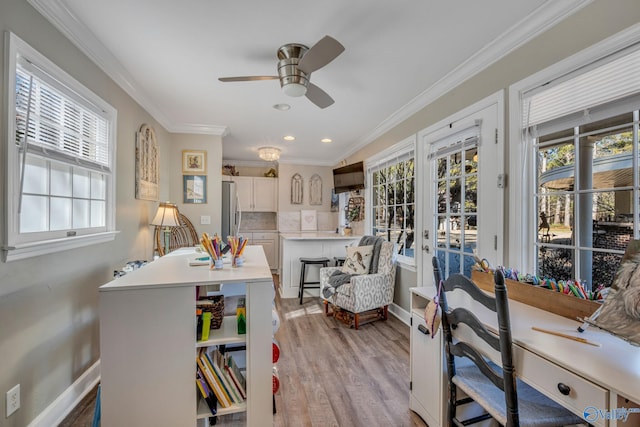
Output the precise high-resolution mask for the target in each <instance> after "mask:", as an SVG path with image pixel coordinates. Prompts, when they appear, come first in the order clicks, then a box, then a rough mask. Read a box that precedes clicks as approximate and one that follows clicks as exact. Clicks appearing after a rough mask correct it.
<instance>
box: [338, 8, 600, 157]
mask: <svg viewBox="0 0 640 427" xmlns="http://www.w3.org/2000/svg"><path fill="white" fill-rule="evenodd" d="M592 1H593V0H570V1H561V2H560V1H553V0H549V1H546V2H545V3H544V4H542V5H541V6H539V7H538V8H537V9H536V10H535V11H533V12H532V13H530V14H529V15H527V16H526V17H525V18H523V19H521V20H520V21H519V22H517V23H515V24H514V25H513V26H511V28H510V29H508V30H507V31H505V32H504V33H502V34H501V35H500V36H498V37H497V38H496V39H495V40H494V41H492V42H491V43H489V44H488V45H486V46H485V47H483V48H482V49H480V50H479V51H478V52H476V53H475V54H474V55H472V56H471V57H469V59H467V60H466V61H465V62H463V63H462V64H460V65H459V66H458V67H456V68H455V69H453V70H452V71H451V72H450V73H448V74H447V75H446V76H444V77H443V78H441V79H440V80H438V81H437V82H436V83H434V84H433V85H432V86H431V87H429V88H427V89H426V90H425V91H424V92H422V93H420V94H419V95H418V96H416V97H415V98H413V99H412V100H411V101H409V102H408V103H407V104H406V105H405V106H403V107H402V108H400V109H399V110H397V111H396V112H395V113H393V114H392V115H391V116H389V117H388V118H387V119H385V120H384V121H383V122H382V123H380V124H379V125H378V126H377V127H376V128H375V129H373V130H372V131H371V132H369V133H368V134H367V135H365V136H363V137H362V138H360V139H358V140H357V141H356V143H355V144H354V145H353V146H352V147H351V149H350V150H349V151H347V152H346V153H343V154H341V157H340V158H344V157H348V156H350V155H352V154H354V153H356V152H357V151H358V150H360V149H361V148H363V147H365V146H366V145H368V144H370V143H372V142H373V141H375V140H376V139H377V138H379V137H380V136H382V135H383V134H384V133H386V132H388V131H389V130H391V129H393V128H394V127H395V126H398V125H399V124H400V123H402V122H403V121H405V120H406V119H408V118H409V117H411V116H412V115H414V114H416V113H417V112H418V111H420V110H422V109H423V108H425V107H426V106H427V105H429V104H430V103H432V102H434V101H435V100H436V99H438V98H440V97H441V96H442V95H445V94H446V93H448V92H449V91H451V90H453V89H455V88H456V87H457V86H459V85H460V84H462V83H463V82H465V81H466V80H468V79H469V78H471V77H473V76H475V75H476V74H478V73H480V72H481V71H482V70H484V69H486V68H488V67H489V66H490V65H492V64H493V63H495V62H497V61H499V60H500V59H502V58H504V57H505V56H507V55H508V54H509V53H511V52H513V51H514V50H516V49H518V48H519V47H521V46H523V45H524V44H525V43H527V42H529V41H530V40H532V39H534V38H535V37H537V36H538V35H540V34H542V33H544V32H545V31H547V30H548V29H549V28H551V27H553V26H554V25H556V24H557V23H558V22H560V21H562V20H564V19H565V18H567V17H568V16H570V15H572V14H574V13H576V12H577V11H578V10H580V9H582V8H583V7H585V6H587V5H588V4H589V3H591V2H592ZM336 161H339V159H336Z"/></svg>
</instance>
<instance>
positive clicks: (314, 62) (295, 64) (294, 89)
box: [218, 36, 344, 108]
mask: <svg viewBox="0 0 640 427" xmlns="http://www.w3.org/2000/svg"><path fill="white" fill-rule="evenodd" d="M342 52H344V46H342V44H340V42H339V41H337V40H336V39H334V38H333V37H330V36H324V37H323V38H322V39H320V41H318V42H317V43H316V44H314V45H313V46H312V47H311V48H309V47H307V46H305V45H303V44H300V43H289V44H285V45H283V46H280V48H279V49H278V53H277V56H278V60H279V61H278V75H277V76H242V77H220V78H218V80H220V81H221V82H225V83H226V82H247V81H259V80H280V87H281V88H282V91H283V92H284V93H285V94H286V95H287V96H292V97H299V96H303V95H304V96H306V97H307V99H309V100H310V101H311V102H313V103H314V104H316V105H317V106H318V107H320V108H327V107H328V106H330V105H332V104H333V103H334V101H333V98H331V97H330V96H329V94H327V93H326V92H325V91H323V90H322V89H320V88H319V87H318V86H316V85H314V84H313V83H311V82H310V81H309V78H310V77H311V73H312V72H314V71H316V70H318V69H320V68H322V67H324V66H325V65H327V64H328V63H329V62H331V61H333V60H334V59H335V58H336V57H338V55H340V54H341V53H342Z"/></svg>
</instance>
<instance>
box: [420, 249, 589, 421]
mask: <svg viewBox="0 0 640 427" xmlns="http://www.w3.org/2000/svg"><path fill="white" fill-rule="evenodd" d="M432 263H433V271H434V277H435V280H436V284H437V283H439V282H440V277H441V275H440V268H439V262H438V259H437V257H434V258H433V260H432ZM494 280H495V297H493V296H491V295H489V294H486V293H484V292H483V291H482V290H480V288H478V287H477V286H476V284H475V283H473V282H472V281H471V280H469V279H468V278H467V277H465V276H463V275H461V274H453V275H451V276H449V278H447V280H445V281H444V283H443V287H442V292H441V295H440V307H441V309H442V331H443V333H444V345H445V356H446V362H447V379H448V383H449V399H448V408H447V417H448V422H449V425H452V426H462V425H465V426H466V425H469V424H475V423H477V422H480V421H483V420H487V419H490V418H493V419H495V420H496V421H497V422H498V423H500V424H501V425H503V426H509V427H517V426H537V427H542V426H563V425H570V424H579V423H583V422H584V421H583V420H582V419H581V418H579V417H577V416H576V415H574V414H573V413H571V412H569V411H568V410H567V409H565V408H564V407H562V406H560V405H559V404H558V403H556V402H555V401H553V400H551V399H549V398H547V397H546V396H544V395H543V394H542V393H540V392H538V391H537V390H535V389H534V388H532V387H531V386H529V385H528V384H526V383H525V382H523V381H521V380H519V379H517V378H516V373H515V367H514V364H513V343H512V339H511V322H510V320H509V301H508V297H507V288H506V287H505V284H504V277H503V275H502V273H501V272H500V271H496V273H495V277H494ZM455 289H458V290H461V291H463V292H465V293H466V294H467V295H468V296H470V297H471V298H472V299H473V300H474V301H475V302H478V303H480V304H482V305H483V306H484V307H486V308H487V309H489V310H491V311H492V312H495V313H496V315H497V318H498V331H499V332H498V333H495V332H493V331H489V330H488V329H487V328H486V327H485V326H484V325H483V324H482V323H481V322H480V320H478V318H477V317H476V316H475V315H474V314H473V312H472V311H471V310H468V309H466V308H465V307H456V308H452V307H450V306H449V305H448V303H447V293H448V292H451V291H453V290H455ZM456 297H458V296H457V295H456ZM460 324H464V325H466V326H467V327H468V328H459V327H458V326H459V325H460ZM469 328H470V329H469ZM540 374H541V375H545V374H544V373H542V372H541V373H540ZM458 390H460V391H462V392H464V393H465V394H466V397H464V398H458ZM472 402H475V403H476V404H478V405H480V407H482V409H484V411H486V413H484V414H481V415H479V416H471V418H469V419H466V420H461V419H459V417H458V409H459V408H460V407H461V406H462V405H466V404H469V403H472ZM460 409H461V408H460ZM460 412H462V410H461V411H460Z"/></svg>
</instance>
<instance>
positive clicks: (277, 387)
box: [272, 366, 280, 394]
mask: <svg viewBox="0 0 640 427" xmlns="http://www.w3.org/2000/svg"><path fill="white" fill-rule="evenodd" d="M272 389H273V394H276V393H277V392H278V390H280V377H278V370H277V369H276V367H275V366H274V367H273V376H272Z"/></svg>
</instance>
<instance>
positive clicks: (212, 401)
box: [196, 368, 218, 415]
mask: <svg viewBox="0 0 640 427" xmlns="http://www.w3.org/2000/svg"><path fill="white" fill-rule="evenodd" d="M196 386H197V387H198V390H200V396H201V397H202V399H203V400H204V401H205V402H206V404H207V406H208V407H209V411H211V415H215V414H217V413H218V404H217V402H218V399H216V396H215V394H214V393H213V392H212V391H211V390H210V389H209V386H208V385H207V380H205V379H204V378H203V376H202V372H200V368H198V369H197V371H196Z"/></svg>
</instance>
